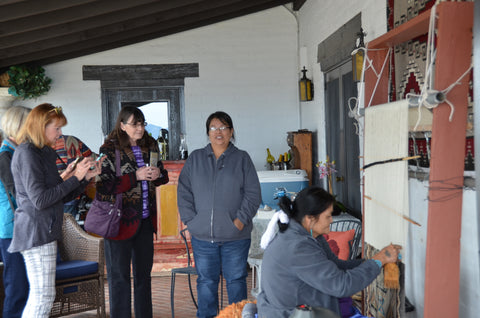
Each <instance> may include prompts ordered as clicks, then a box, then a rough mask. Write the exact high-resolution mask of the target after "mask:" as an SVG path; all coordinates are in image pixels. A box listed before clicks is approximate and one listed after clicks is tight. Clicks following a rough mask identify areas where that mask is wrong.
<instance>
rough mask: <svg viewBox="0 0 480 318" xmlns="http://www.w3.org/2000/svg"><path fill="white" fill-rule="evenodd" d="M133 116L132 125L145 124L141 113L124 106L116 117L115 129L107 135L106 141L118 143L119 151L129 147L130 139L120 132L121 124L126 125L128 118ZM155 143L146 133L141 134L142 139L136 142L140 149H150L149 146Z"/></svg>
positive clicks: (137, 109)
mask: <svg viewBox="0 0 480 318" xmlns="http://www.w3.org/2000/svg"><path fill="white" fill-rule="evenodd" d="M132 115H133V122H134V123H142V124H143V123H145V116H144V115H143V113H142V111H141V110H140V109H139V108H137V107H135V106H125V107H123V108H122V109H121V110H120V113H119V114H118V117H117V122H116V123H115V127H114V128H113V130H112V131H111V132H110V134H108V137H107V139H114V140H116V141H117V142H118V146H119V148H120V149H124V148H128V147H130V146H131V145H130V139H129V137H128V134H127V133H126V132H125V131H123V130H122V128H121V125H120V124H121V123H123V124H126V123H127V122H128V119H129V118H130V116H132ZM154 142H155V139H153V138H152V137H151V136H150V135H149V134H148V133H147V132H146V131H145V133H144V134H143V136H142V138H141V139H140V140H138V141H137V145H138V146H140V147H142V148H143V147H146V148H150V146H151V145H152V144H153V143H154Z"/></svg>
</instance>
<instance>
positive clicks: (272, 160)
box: [267, 148, 275, 164]
mask: <svg viewBox="0 0 480 318" xmlns="http://www.w3.org/2000/svg"><path fill="white" fill-rule="evenodd" d="M274 162H275V158H274V157H273V156H272V154H271V153H270V149H268V148H267V163H268V164H272V163H274Z"/></svg>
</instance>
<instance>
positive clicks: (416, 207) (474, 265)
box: [405, 179, 480, 318]
mask: <svg viewBox="0 0 480 318" xmlns="http://www.w3.org/2000/svg"><path fill="white" fill-rule="evenodd" d="M409 187H410V189H409V196H410V217H411V218H412V219H413V220H415V221H417V222H418V223H420V224H421V225H422V226H421V227H418V226H413V225H410V230H409V239H408V248H407V251H408V254H407V255H405V263H406V272H405V285H406V286H405V292H406V295H407V297H408V298H409V300H410V301H411V302H412V303H414V305H415V307H416V311H415V314H414V315H412V316H409V317H412V318H413V317H415V318H420V317H423V308H424V306H423V304H424V289H425V254H426V245H427V219H428V182H427V181H424V182H422V181H419V180H416V179H410V181H409ZM475 207H476V198H475V190H474V189H464V190H463V208H462V230H461V231H462V234H461V240H460V241H461V246H460V306H459V307H460V308H459V317H461V318H476V317H478V313H479V312H480V303H479V302H478V300H479V299H480V277H479V270H480V264H479V259H478V251H479V242H478V234H477V233H478V230H479V229H478V227H477V224H478V217H479V216H478V214H477V210H476V208H475ZM436 243H438V244H442V243H443V242H442V239H441V238H439V239H438V242H436ZM445 257H449V256H448V255H445ZM438 266H441V264H438ZM445 275H448V273H445Z"/></svg>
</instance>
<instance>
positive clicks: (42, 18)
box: [0, 0, 239, 47]
mask: <svg viewBox="0 0 480 318" xmlns="http://www.w3.org/2000/svg"><path fill="white" fill-rule="evenodd" d="M204 1H205V0H176V1H175V2H173V3H172V1H171V0H169V1H165V2H163V1H161V2H159V1H158V0H136V1H131V0H119V1H117V2H115V3H109V2H108V1H107V2H98V1H96V3H94V4H88V5H82V6H78V7H74V8H65V9H62V10H58V11H51V12H46V13H42V14H38V15H35V16H33V17H25V18H19V19H16V20H12V21H6V22H3V23H0V30H2V32H1V33H0V41H2V42H0V45H1V47H5V45H8V44H9V43H10V45H12V44H11V43H13V44H16V43H22V40H24V39H27V41H28V42H29V41H35V40H36V41H38V40H43V39H46V38H49V37H55V36H57V35H62V34H71V33H75V32H79V31H84V30H88V29H91V28H96V27H100V26H105V25H109V24H113V23H116V22H121V21H124V20H131V19H134V18H142V17H144V16H149V15H152V14H156V13H163V12H168V11H170V10H176V11H180V12H182V11H183V10H184V7H186V6H194V7H197V8H198V10H204V9H203V5H202V3H203V2H204ZM217 1H218V0H217ZM230 1H235V0H230ZM236 1H239V0H236ZM0 9H1V8H0Z"/></svg>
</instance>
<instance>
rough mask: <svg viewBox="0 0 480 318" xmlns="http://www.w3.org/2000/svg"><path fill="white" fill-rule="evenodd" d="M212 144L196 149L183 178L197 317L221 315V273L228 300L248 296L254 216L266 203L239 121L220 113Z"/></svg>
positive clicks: (210, 126)
mask: <svg viewBox="0 0 480 318" xmlns="http://www.w3.org/2000/svg"><path fill="white" fill-rule="evenodd" d="M206 131H207V135H208V138H209V139H210V143H209V144H208V145H207V146H206V147H205V148H202V149H197V150H195V151H194V152H193V153H192V154H191V155H190V156H189V157H188V159H187V161H186V162H185V165H184V167H183V169H182V172H181V173H180V177H179V180H178V197H177V199H178V208H179V212H180V216H181V219H182V221H183V222H184V223H185V224H186V225H187V227H188V231H189V232H190V234H191V236H192V239H191V241H192V247H193V256H194V258H195V267H196V269H197V273H198V279H197V294H198V311H197V317H215V316H216V315H217V309H218V283H219V280H220V274H222V275H223V277H224V278H225V280H226V283H227V292H228V302H229V303H236V302H239V301H241V300H244V299H246V298H247V284H246V277H247V257H248V250H249V248H250V234H251V231H252V218H253V217H254V216H255V214H256V212H257V209H258V207H259V205H260V202H261V195H260V183H259V181H258V176H257V172H256V171H255V167H254V165H253V162H252V160H251V159H250V156H249V155H248V154H247V152H245V151H242V150H240V149H238V148H237V147H235V146H234V145H233V144H232V143H231V140H232V139H234V129H233V122H232V119H231V118H230V116H229V115H228V114H226V113H224V112H221V111H218V112H215V113H213V114H211V115H210V116H209V117H208V119H207V122H206Z"/></svg>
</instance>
